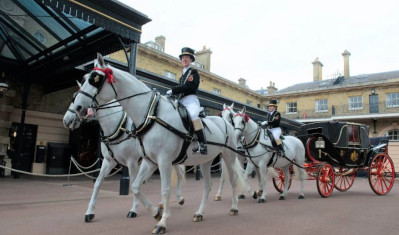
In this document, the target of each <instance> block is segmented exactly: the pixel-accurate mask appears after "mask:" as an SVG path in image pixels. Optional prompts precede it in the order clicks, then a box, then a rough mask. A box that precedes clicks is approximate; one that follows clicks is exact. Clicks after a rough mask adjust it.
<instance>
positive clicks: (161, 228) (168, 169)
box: [152, 156, 172, 234]
mask: <svg viewBox="0 0 399 235" xmlns="http://www.w3.org/2000/svg"><path fill="white" fill-rule="evenodd" d="M159 159H160V160H159V161H158V169H159V173H160V175H161V195H162V204H163V206H164V209H163V213H162V217H161V220H160V221H159V222H158V223H157V225H156V226H155V227H154V229H153V230H152V233H153V234H160V233H165V231H166V221H167V220H168V218H169V216H170V205H169V198H170V183H171V176H172V164H171V162H169V161H168V159H167V158H166V156H164V157H162V156H161V157H159Z"/></svg>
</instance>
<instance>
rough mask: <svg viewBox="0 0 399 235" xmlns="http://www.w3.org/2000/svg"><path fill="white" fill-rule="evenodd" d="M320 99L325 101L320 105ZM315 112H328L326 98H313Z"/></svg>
mask: <svg viewBox="0 0 399 235" xmlns="http://www.w3.org/2000/svg"><path fill="white" fill-rule="evenodd" d="M320 101H325V102H326V104H323V105H320V104H319V102H320ZM324 106H325V107H326V109H320V107H324ZM314 109H315V112H316V113H327V112H328V99H320V100H315V108H314Z"/></svg>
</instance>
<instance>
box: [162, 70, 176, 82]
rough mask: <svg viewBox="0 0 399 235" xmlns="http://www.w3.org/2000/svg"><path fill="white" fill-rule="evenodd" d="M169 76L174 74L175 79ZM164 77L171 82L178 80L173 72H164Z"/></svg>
mask: <svg viewBox="0 0 399 235" xmlns="http://www.w3.org/2000/svg"><path fill="white" fill-rule="evenodd" d="M169 74H172V75H173V76H174V77H173V78H172V77H170V76H169ZM163 76H164V77H166V78H167V79H170V80H176V74H175V73H172V72H170V71H168V70H164V71H163Z"/></svg>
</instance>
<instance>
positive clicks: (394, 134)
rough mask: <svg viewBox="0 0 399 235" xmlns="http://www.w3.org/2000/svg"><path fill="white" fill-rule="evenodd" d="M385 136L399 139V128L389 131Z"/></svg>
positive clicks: (392, 139)
mask: <svg viewBox="0 0 399 235" xmlns="http://www.w3.org/2000/svg"><path fill="white" fill-rule="evenodd" d="M385 136H389V140H390V141H399V129H394V130H390V131H387V133H385Z"/></svg>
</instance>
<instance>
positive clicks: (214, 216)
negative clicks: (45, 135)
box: [0, 175, 399, 235]
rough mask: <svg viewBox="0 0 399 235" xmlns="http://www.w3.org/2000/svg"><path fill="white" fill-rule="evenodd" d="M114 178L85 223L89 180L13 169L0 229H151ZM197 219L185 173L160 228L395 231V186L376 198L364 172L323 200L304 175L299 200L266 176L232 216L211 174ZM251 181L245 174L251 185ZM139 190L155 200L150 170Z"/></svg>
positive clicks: (227, 196)
mask: <svg viewBox="0 0 399 235" xmlns="http://www.w3.org/2000/svg"><path fill="white" fill-rule="evenodd" d="M119 179H120V176H114V177H112V178H110V179H108V180H106V181H105V183H104V184H103V186H102V188H101V191H100V193H99V198H98V202H97V206H96V210H95V218H94V220H93V222H91V223H85V222H84V215H85V212H86V209H87V205H88V202H89V200H90V196H91V193H92V188H93V181H92V180H91V179H87V178H83V177H78V178H71V179H70V181H68V180H67V179H65V178H43V177H30V176H23V175H21V178H20V179H13V178H0V234H1V235H20V234H29V235H36V234H38V235H39V234H40V235H45V234H57V235H63V234H96V235H101V234H118V235H123V234H132V235H141V234H151V231H152V228H153V227H154V225H155V224H156V221H155V220H154V219H153V218H152V217H151V216H150V215H149V214H148V213H147V212H146V211H145V210H144V209H143V207H142V206H141V205H140V206H139V210H138V214H139V215H138V217H136V218H134V219H130V218H127V217H126V215H127V213H128V211H129V209H130V207H131V204H132V194H131V193H130V194H129V196H121V195H119ZM212 180H213V187H212V191H211V194H210V198H209V202H208V206H207V210H206V214H205V215H204V220H203V221H202V222H199V223H195V222H192V221H191V219H192V216H193V215H194V213H195V211H196V210H197V208H198V206H199V203H200V198H201V196H202V192H201V191H202V181H196V180H195V179H194V177H192V175H188V178H187V180H186V182H185V183H184V186H183V196H184V197H185V204H184V205H183V206H180V205H178V204H177V201H176V199H175V197H174V190H175V188H173V192H172V197H171V217H170V219H169V221H168V224H167V226H168V227H167V230H166V233H167V234H208V235H210V234H306V235H309V234H318V235H319V234H332V233H337V234H364V235H367V234H370V235H371V234H373V235H375V234H384V235H391V234H392V235H394V234H395V235H396V234H399V222H398V219H399V217H398V215H399V213H398V212H399V185H398V183H399V182H398V181H399V180H398V179H396V182H395V185H394V187H393V189H392V191H391V192H390V193H389V194H388V195H386V196H377V195H376V194H375V193H374V192H373V191H372V190H371V188H370V186H369V183H368V179H367V178H359V177H358V178H356V180H355V183H354V185H353V187H352V188H351V189H350V190H349V191H347V192H344V193H342V192H339V191H337V190H334V192H333V194H332V195H331V196H330V197H329V198H322V197H320V195H319V194H318V192H317V188H316V181H314V180H307V181H306V186H305V197H306V199H305V200H298V199H297V196H298V192H299V181H293V183H292V187H291V190H290V193H289V194H288V198H287V200H285V201H279V200H278V198H279V194H278V193H277V192H276V190H275V189H274V187H273V184H272V182H271V180H270V179H269V180H268V181H267V183H268V185H267V190H268V198H267V203H266V204H258V203H257V200H254V199H252V198H250V197H249V196H248V195H247V199H244V200H240V201H239V202H240V203H239V215H238V216H229V215H228V212H229V210H230V206H231V189H230V185H229V184H226V185H225V190H224V193H223V199H222V201H219V202H216V201H214V200H213V197H214V195H215V194H216V191H217V188H218V185H219V178H218V177H217V176H214V177H213V178H212ZM256 184H257V180H255V179H251V185H252V186H256ZM143 191H144V193H146V195H147V196H149V198H150V199H151V200H152V201H153V202H154V203H158V202H159V201H160V180H159V177H158V176H153V178H152V180H151V181H150V182H148V183H147V184H145V185H144V186H143Z"/></svg>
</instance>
